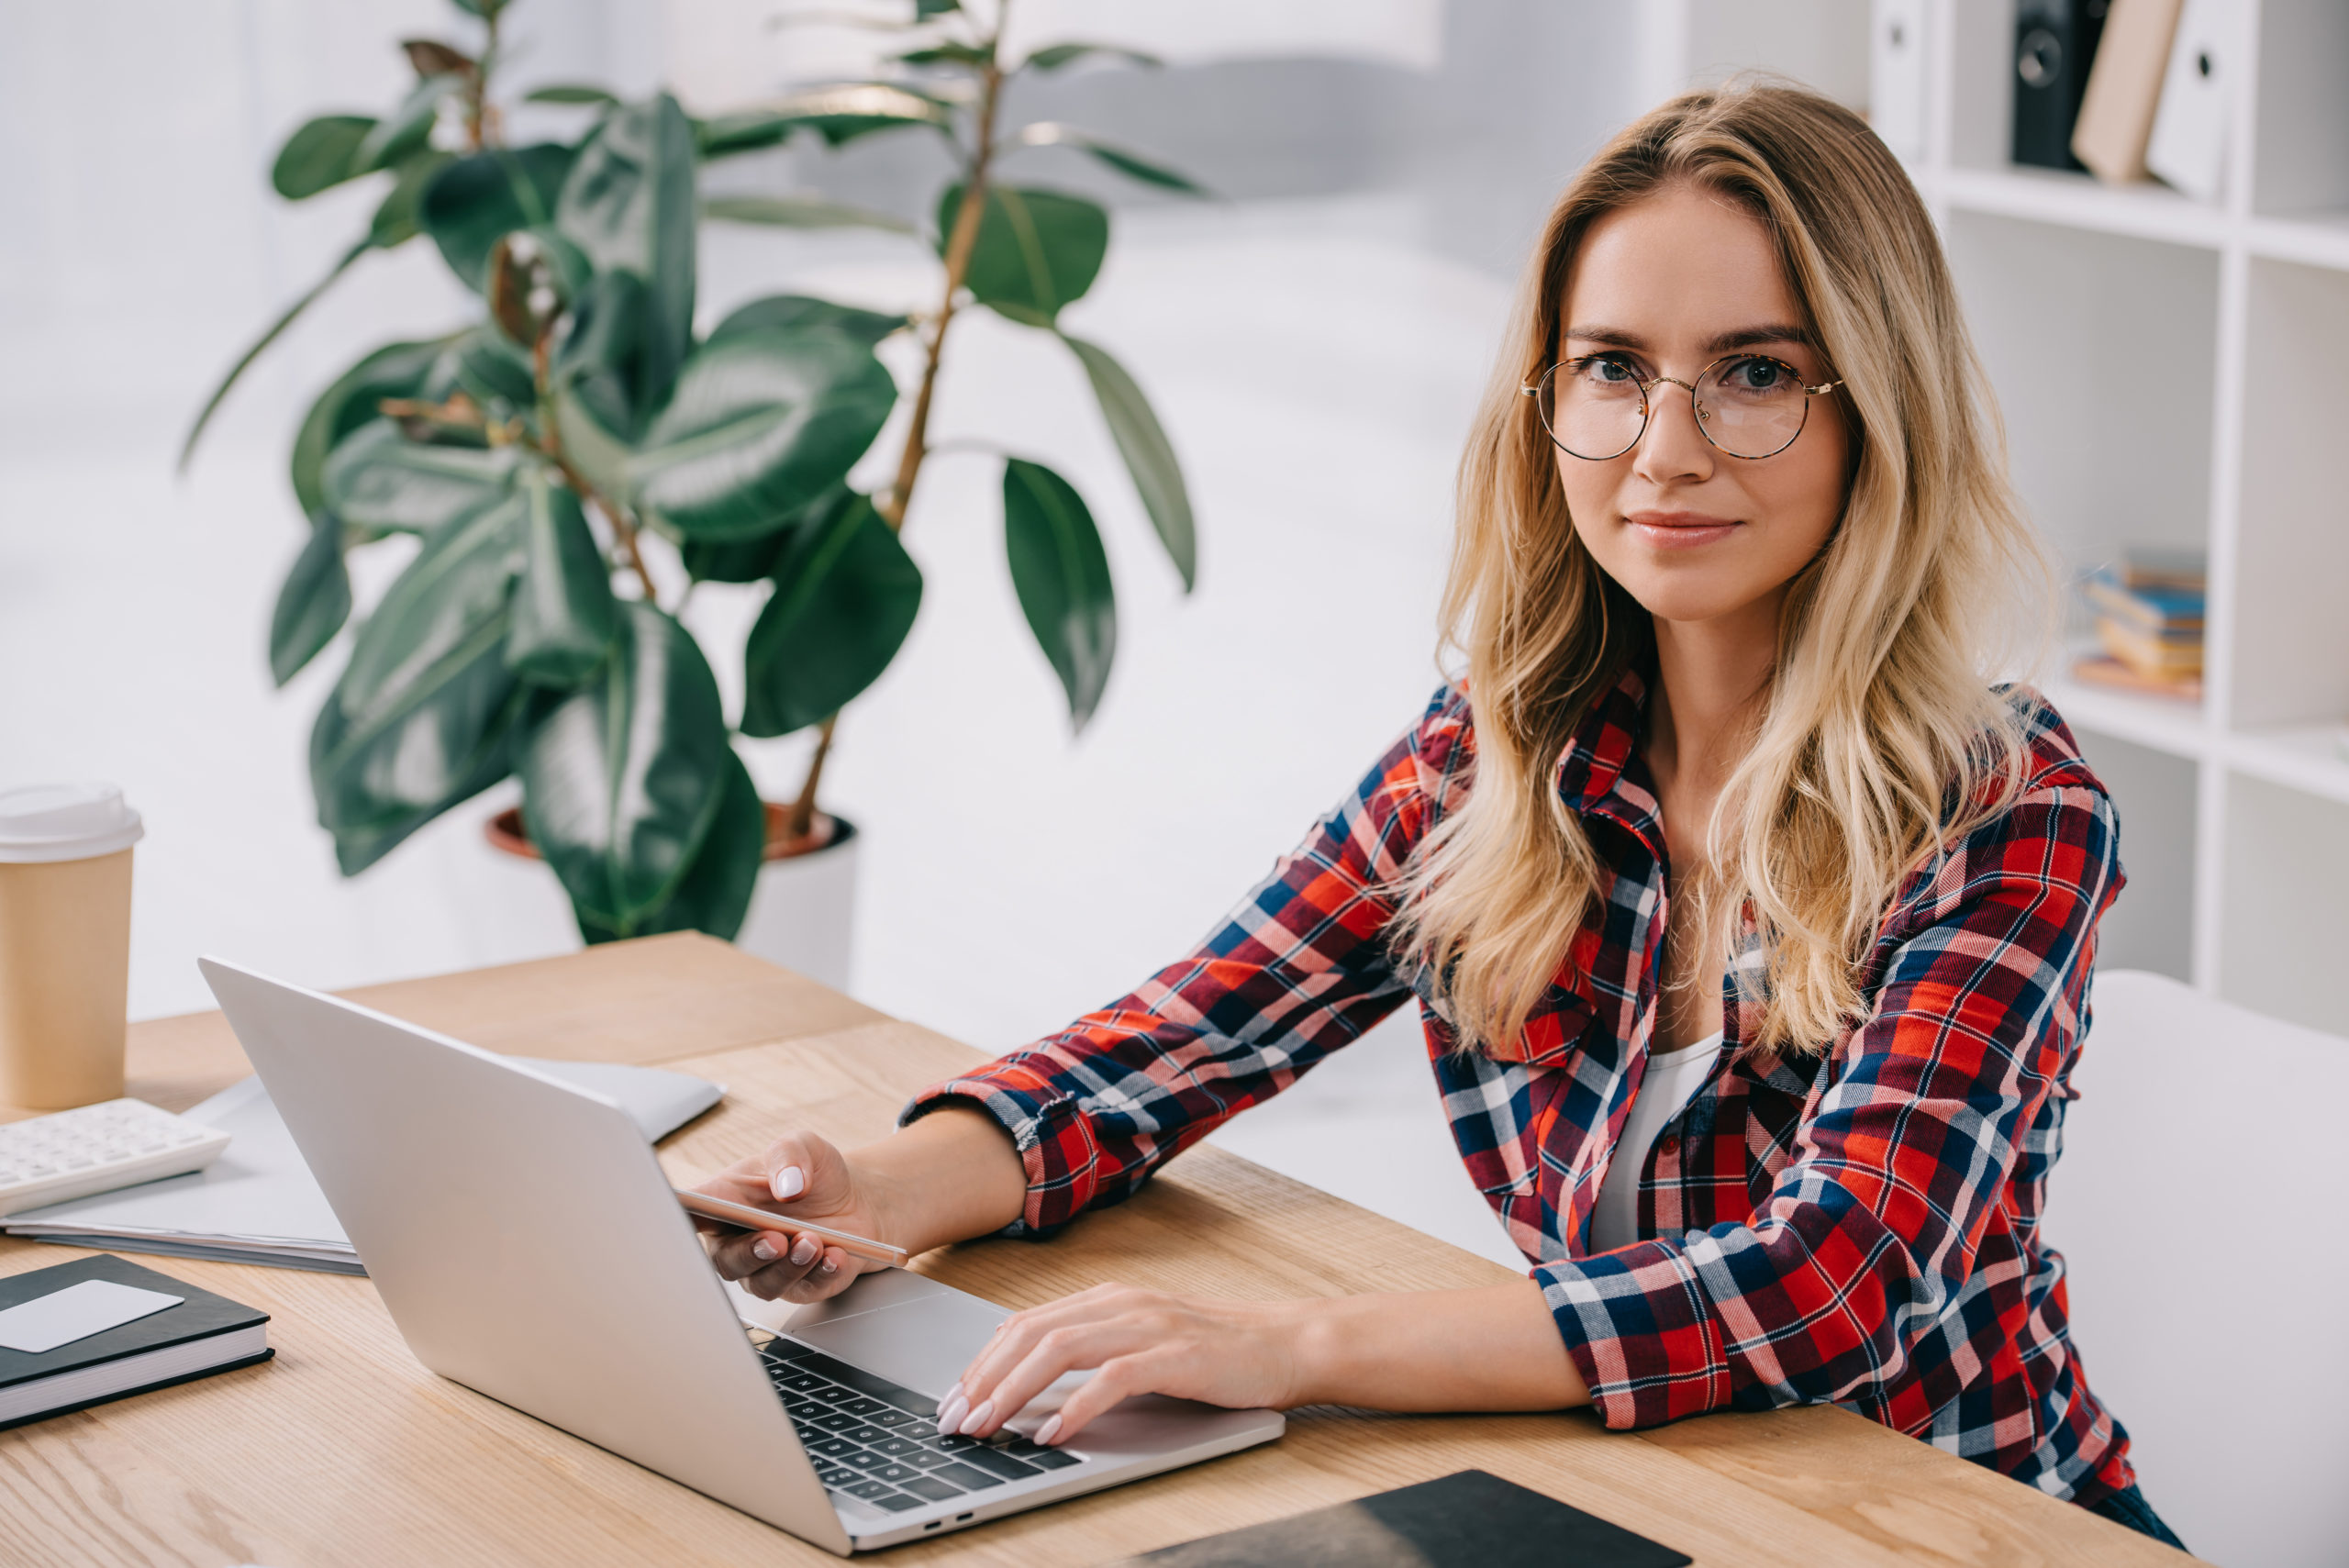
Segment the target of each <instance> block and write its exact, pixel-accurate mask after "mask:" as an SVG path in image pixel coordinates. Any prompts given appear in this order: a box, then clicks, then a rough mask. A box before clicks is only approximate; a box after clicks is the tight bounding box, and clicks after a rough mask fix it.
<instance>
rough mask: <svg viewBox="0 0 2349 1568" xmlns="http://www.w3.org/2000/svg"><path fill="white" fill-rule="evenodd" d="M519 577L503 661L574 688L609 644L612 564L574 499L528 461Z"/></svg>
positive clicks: (613, 612)
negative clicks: (606, 563) (598, 547)
mask: <svg viewBox="0 0 2349 1568" xmlns="http://www.w3.org/2000/svg"><path fill="white" fill-rule="evenodd" d="M522 498H523V502H524V505H525V507H526V512H525V515H524V517H523V524H522V576H521V581H520V582H519V584H517V586H516V588H515V592H514V624H513V628H512V630H510V631H509V632H508V633H507V638H506V663H507V668H509V669H511V670H512V671H513V672H514V673H516V674H518V675H519V676H521V677H522V678H523V679H524V680H526V681H534V682H537V683H538V684H541V685H550V686H574V685H577V684H579V683H580V682H582V681H584V680H585V679H586V678H587V677H588V676H589V675H590V674H592V673H594V672H595V669H596V665H598V664H600V663H602V662H604V654H605V653H606V651H608V650H609V649H610V647H611V645H612V638H613V635H614V630H613V628H614V626H615V624H616V622H617V620H618V609H617V608H616V606H615V605H614V602H613V599H612V579H611V569H610V568H609V567H607V565H605V563H604V557H603V552H602V551H601V550H597V549H596V536H595V535H594V534H593V533H592V532H590V531H589V529H588V527H587V515H586V514H585V513H584V511H582V510H581V509H580V506H579V498H578V497H577V496H575V495H573V494H572V493H571V492H570V491H569V490H567V489H565V488H564V487H563V486H562V485H561V484H557V483H555V482H554V481H553V480H552V479H551V476H550V475H549V474H548V473H546V471H545V470H544V469H543V468H540V467H538V466H537V465H535V464H534V465H533V466H532V467H531V468H530V470H529V472H528V473H526V474H525V475H524V476H523V481H522Z"/></svg>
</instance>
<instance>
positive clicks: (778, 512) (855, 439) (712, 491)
mask: <svg viewBox="0 0 2349 1568" xmlns="http://www.w3.org/2000/svg"><path fill="white" fill-rule="evenodd" d="M896 400H897V385H896V382H894V381H892V380H891V379H890V377H889V373H888V371H886V370H885V369H884V368H883V366H882V364H881V361H878V360H876V359H874V357H873V350H871V349H869V348H867V347H865V346H864V345H863V343H860V342H858V341H856V340H855V339H852V338H850V337H848V336H847V335H845V334H844V333H841V332H838V331H835V330H833V329H831V328H763V329H760V330H758V331H748V332H739V333H735V334H733V335H732V336H729V337H728V338H725V339H721V340H718V341H713V342H709V343H706V344H704V345H703V346H702V347H701V349H700V350H699V351H697V352H696V354H695V355H694V357H693V359H692V360H691V361H688V362H687V363H686V365H685V373H684V374H682V375H681V376H679V377H678V379H677V390H676V393H675V395H674V396H673V397H672V398H671V399H670V400H669V404H668V406H666V407H664V408H663V409H662V411H661V412H660V414H659V415H658V416H656V417H654V419H653V421H652V423H651V427H650V428H648V429H647V430H646V431H645V436H644V440H643V443H642V445H641V446H640V447H639V448H638V450H636V451H635V452H634V453H633V454H632V455H631V456H630V457H629V462H628V469H629V479H630V484H629V492H630V494H631V495H634V496H635V498H636V500H637V502H638V504H639V505H640V506H644V507H646V508H649V509H650V510H651V511H654V512H657V513H659V514H660V515H661V516H662V517H664V518H666V519H667V520H668V522H669V523H670V524H671V525H672V526H674V528H676V529H677V531H678V532H679V533H681V534H683V535H685V537H687V538H689V539H746V538H749V537H751V536H752V535H755V534H762V533H765V532H768V531H769V530H770V529H772V528H774V526H775V522H776V519H777V518H778V517H781V516H783V515H784V514H785V513H788V512H793V511H796V510H798V509H799V508H800V507H802V506H806V505H807V504H808V503H809V502H811V501H813V500H815V499H816V498H817V497H818V495H822V494H823V493H824V492H825V491H827V490H829V489H830V488H832V487H833V486H834V485H836V484H839V483H840V482H841V480H843V479H845V478H847V477H848V471H849V470H850V468H852V466H854V465H855V462H856V460H857V459H858V458H860V457H863V455H864V451H865V449H866V448H867V447H870V446H871V445H872V444H873V439H874V437H875V436H877V435H879V434H880V433H881V426H882V424H883V423H884V422H885V420H886V419H887V418H888V417H889V410H890V409H891V408H892V407H894V406H896Z"/></svg>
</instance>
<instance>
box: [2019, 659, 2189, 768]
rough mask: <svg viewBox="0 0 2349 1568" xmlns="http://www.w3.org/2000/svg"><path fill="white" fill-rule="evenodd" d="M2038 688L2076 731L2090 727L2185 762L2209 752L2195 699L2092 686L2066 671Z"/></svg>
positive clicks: (2099, 732) (2043, 682) (2101, 733)
mask: <svg viewBox="0 0 2349 1568" xmlns="http://www.w3.org/2000/svg"><path fill="white" fill-rule="evenodd" d="M2039 690H2040V694H2041V695H2043V696H2044V697H2046V699H2047V700H2048V701H2049V702H2051V703H2053V704H2054V705H2055V711H2056V712H2057V713H2059V714H2062V715H2063V716H2064V722H2065V723H2066V724H2068V725H2070V726H2071V728H2072V731H2073V733H2074V734H2079V733H2080V732H2082V731H2084V730H2094V731H2096V732H2097V733H2098V734H2099V735H2108V736H2111V737H2112V738H2114V739H2116V740H2126V741H2128V742H2130V743H2131V744H2132V745H2136V746H2143V747H2144V748H2146V749H2148V750H2150V751H2159V752H2162V753H2163V754H2165V755H2166V756H2171V757H2183V758H2186V759H2187V760H2188V761H2195V760H2199V759H2200V758H2202V757H2204V756H2207V755H2209V754H2210V730H2209V728H2207V726H2206V725H2205V724H2204V722H2203V717H2202V709H2201V707H2200V706H2199V705H2198V704H2194V703H2183V702H2173V701H2171V700H2169V699H2167V698H2164V697H2155V696H2139V695H2135V694H2133V693H2130V692H2119V691H2114V690H2112V689H2110V687H2106V686H2091V685H2089V684H2087V683H2085V682H2082V681H2076V680H2073V679H2072V678H2071V677H2070V676H2068V675H2054V676H2051V677H2050V678H2048V679H2047V680H2044V681H2042V682H2041V683H2039Z"/></svg>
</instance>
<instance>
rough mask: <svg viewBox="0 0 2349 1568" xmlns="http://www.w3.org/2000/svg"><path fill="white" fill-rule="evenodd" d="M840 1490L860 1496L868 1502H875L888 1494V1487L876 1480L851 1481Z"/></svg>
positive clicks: (850, 1494)
mask: <svg viewBox="0 0 2349 1568" xmlns="http://www.w3.org/2000/svg"><path fill="white" fill-rule="evenodd" d="M841 1491H843V1492H845V1493H847V1494H848V1495H849V1496H852V1497H862V1498H863V1499H864V1500H865V1501H866V1502H868V1503H877V1502H879V1501H880V1500H881V1499H882V1498H884V1497H886V1496H889V1495H890V1494H889V1488H887V1487H886V1486H884V1485H881V1483H879V1482H878V1481H852V1482H850V1483H849V1484H848V1485H845V1486H843V1487H841Z"/></svg>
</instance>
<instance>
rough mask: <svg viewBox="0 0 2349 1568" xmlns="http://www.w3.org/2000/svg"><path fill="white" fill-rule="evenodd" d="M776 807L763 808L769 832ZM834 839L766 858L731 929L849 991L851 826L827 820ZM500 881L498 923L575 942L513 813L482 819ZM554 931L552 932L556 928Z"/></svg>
mask: <svg viewBox="0 0 2349 1568" xmlns="http://www.w3.org/2000/svg"><path fill="white" fill-rule="evenodd" d="M782 809H783V808H782V807H780V806H773V805H770V806H768V807H767V815H768V819H769V825H770V828H769V830H770V831H773V830H774V828H773V824H774V819H775V818H776V817H779V816H780V815H781V812H782ZM832 820H833V824H834V826H833V829H832V840H831V842H829V844H826V845H825V846H824V847H823V848H822V849H820V850H812V851H808V852H807V853H805V854H799V855H793V856H791V857H789V858H788V859H784V860H770V861H768V862H765V863H764V864H763V865H762V866H761V867H760V868H759V881H758V885H757V886H756V887H755V888H753V889H752V890H751V909H750V913H749V914H747V915H745V916H744V917H743V918H742V929H741V930H740V931H739V932H737V933H735V937H734V945H735V946H737V947H739V948H740V949H741V950H742V951H744V952H748V953H752V954H755V955H756V956H758V957H760V958H763V959H765V960H766V961H767V962H769V963H779V964H781V965H782V966H783V967H784V968H785V969H789V970H794V971H796V972H797V973H801V974H804V975H806V976H807V977H808V978H809V979H810V980H816V981H820V982H822V983H823V984H826V985H829V986H830V987H831V988H832V989H833V990H835V991H845V990H847V989H848V980H849V964H850V961H851V958H852V946H851V939H852V934H853V932H854V930H855V926H856V862H857V851H858V844H857V839H858V834H857V830H856V825H855V824H854V823H852V822H851V821H849V820H848V819H847V818H846V817H834V818H833V819H832ZM482 828H483V836H484V838H486V839H487V840H489V844H490V847H491V850H492V851H493V855H492V858H493V859H494V860H495V862H498V871H497V873H495V879H496V881H497V882H498V883H499V884H503V885H502V886H501V889H500V893H501V897H500V900H499V902H500V903H501V905H502V906H504V918H503V919H501V922H500V923H501V925H504V926H507V927H508V928H509V929H511V928H512V927H513V926H514V925H517V924H520V925H526V926H527V927H528V928H529V929H530V930H532V931H539V930H540V929H543V930H544V932H545V933H546V934H547V937H548V940H547V942H546V944H545V945H546V947H547V948H548V950H549V951H561V950H562V949H563V948H567V947H571V946H575V945H576V944H577V942H578V940H579V925H578V921H577V919H576V917H574V916H573V914H572V910H571V900H570V899H569V898H568V897H567V896H565V895H564V894H563V891H562V884H560V883H558V882H556V881H555V879H554V876H553V874H552V873H550V872H549V871H548V870H547V869H546V864H545V862H543V861H541V860H540V859H539V856H538V852H537V851H535V850H532V849H530V848H529V846H528V844H527V842H526V841H525V840H521V839H520V837H519V818H518V816H516V815H515V814H513V813H511V812H499V813H497V814H496V815H495V816H493V817H490V818H489V819H488V820H486V821H484V823H483V824H482ZM557 932H560V933H561V935H560V936H557V935H556V934H555V933H557Z"/></svg>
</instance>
